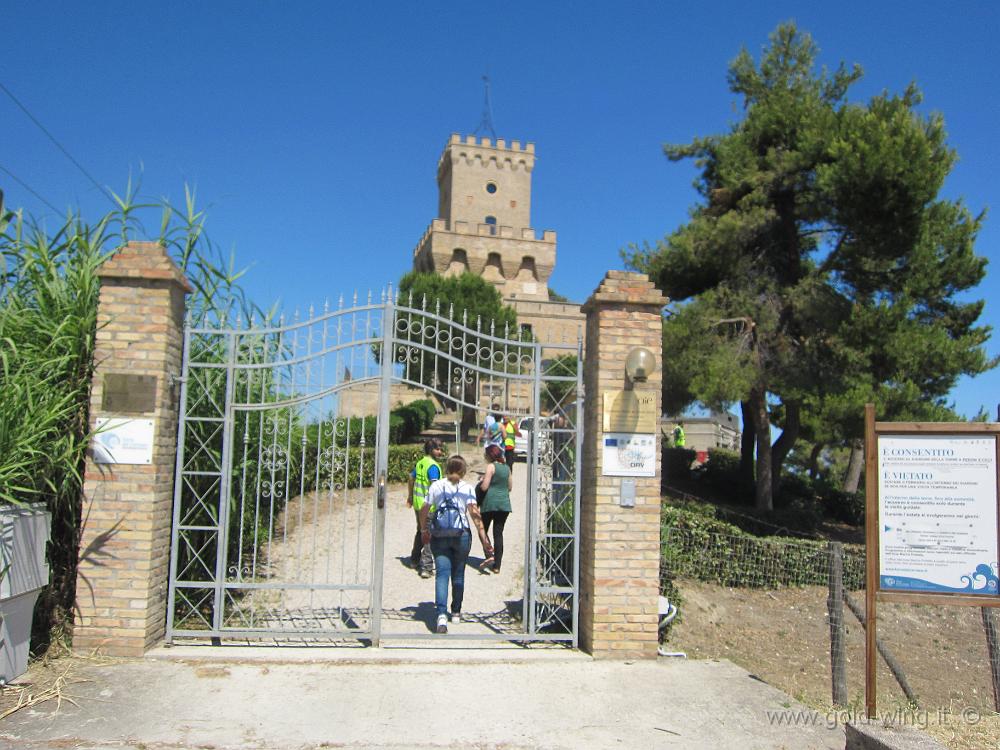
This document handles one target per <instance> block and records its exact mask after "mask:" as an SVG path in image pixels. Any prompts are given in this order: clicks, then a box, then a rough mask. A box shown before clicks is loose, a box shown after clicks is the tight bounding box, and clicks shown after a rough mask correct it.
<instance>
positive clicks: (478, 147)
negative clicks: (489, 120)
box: [437, 133, 535, 183]
mask: <svg viewBox="0 0 1000 750" xmlns="http://www.w3.org/2000/svg"><path fill="white" fill-rule="evenodd" d="M456 162H460V163H462V164H465V165H468V166H479V167H495V168H497V169H510V170H518V169H524V170H526V171H527V172H531V170H533V169H534V168H535V144H534V143H530V142H528V143H525V144H524V145H523V146H522V145H521V141H510V142H508V141H507V140H505V139H503V138H497V139H496V141H495V142H494V141H493V140H492V139H490V138H476V136H474V135H467V136H465V138H462V136H460V135H459V134H458V133H452V135H451V138H450V139H449V141H448V144H447V145H446V146H445V148H444V151H443V152H442V153H441V158H440V159H439V160H438V171H437V174H438V182H439V183H440V182H441V181H442V180H444V179H446V177H447V174H448V170H449V169H450V168H451V167H452V165H453V164H455V163H456Z"/></svg>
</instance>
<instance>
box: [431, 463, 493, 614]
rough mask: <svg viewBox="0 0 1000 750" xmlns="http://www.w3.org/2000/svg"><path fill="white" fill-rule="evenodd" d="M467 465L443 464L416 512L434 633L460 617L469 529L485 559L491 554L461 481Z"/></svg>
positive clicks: (470, 494) (470, 492)
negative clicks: (429, 557)
mask: <svg viewBox="0 0 1000 750" xmlns="http://www.w3.org/2000/svg"><path fill="white" fill-rule="evenodd" d="M467 469H468V466H467V465H466V463H465V459H464V458H462V457H461V456H452V457H451V458H449V459H448V463H447V464H445V477H444V479H439V480H437V481H436V482H434V484H432V485H431V487H430V489H429V490H428V491H427V502H426V503H424V507H423V508H422V509H421V512H420V535H421V539H422V540H423V542H424V543H425V544H428V543H429V544H430V545H431V552H432V553H433V555H434V567H435V569H436V575H435V579H434V604H435V607H436V608H437V627H436V630H437V632H438V633H447V632H448V621H449V620H450V619H451V618H453V617H459V618H461V614H462V599H463V597H464V596H465V564H466V562H467V561H468V559H469V551H470V550H471V549H472V526H473V525H474V526H475V527H476V531H477V532H478V533H479V540H480V541H481V542H482V543H483V549H484V550H486V551H487V556H489V555H490V554H492V553H493V548H492V547H491V546H490V540H489V537H487V536H486V531H485V530H484V529H483V520H482V518H481V517H480V515H479V506H478V505H477V504H476V491H475V490H474V489H473V487H472V485H471V484H469V483H468V482H466V481H465V480H464V478H465V472H466V471H467ZM449 578H450V579H451V617H449V615H448V579H449Z"/></svg>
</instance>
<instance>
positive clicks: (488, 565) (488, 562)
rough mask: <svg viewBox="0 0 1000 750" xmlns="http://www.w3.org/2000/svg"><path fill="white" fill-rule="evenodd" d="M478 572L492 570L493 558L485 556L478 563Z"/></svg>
mask: <svg viewBox="0 0 1000 750" xmlns="http://www.w3.org/2000/svg"><path fill="white" fill-rule="evenodd" d="M479 572H480V573H487V574H488V573H492V572H493V558H492V557H487V558H486V559H485V560H483V561H482V562H481V563H479Z"/></svg>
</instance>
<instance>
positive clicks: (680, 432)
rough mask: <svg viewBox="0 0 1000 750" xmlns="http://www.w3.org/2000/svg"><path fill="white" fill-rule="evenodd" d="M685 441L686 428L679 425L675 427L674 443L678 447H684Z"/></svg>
mask: <svg viewBox="0 0 1000 750" xmlns="http://www.w3.org/2000/svg"><path fill="white" fill-rule="evenodd" d="M685 442H687V441H686V440H685V439H684V428H683V427H681V426H680V425H677V427H675V428H674V445H676V446H677V447H678V448H683V447H684V443H685Z"/></svg>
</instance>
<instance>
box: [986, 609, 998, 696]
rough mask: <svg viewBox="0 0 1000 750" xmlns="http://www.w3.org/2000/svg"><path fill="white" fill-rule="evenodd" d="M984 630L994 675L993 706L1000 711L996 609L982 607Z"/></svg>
mask: <svg viewBox="0 0 1000 750" xmlns="http://www.w3.org/2000/svg"><path fill="white" fill-rule="evenodd" d="M982 612H983V630H985V631H986V650H987V651H988V652H989V655H990V675H991V676H992V677H993V708H994V709H995V710H997V711H1000V643H998V642H997V638H998V637H1000V636H998V632H997V620H996V614H995V612H996V610H994V609H993V608H992V607H982Z"/></svg>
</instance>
